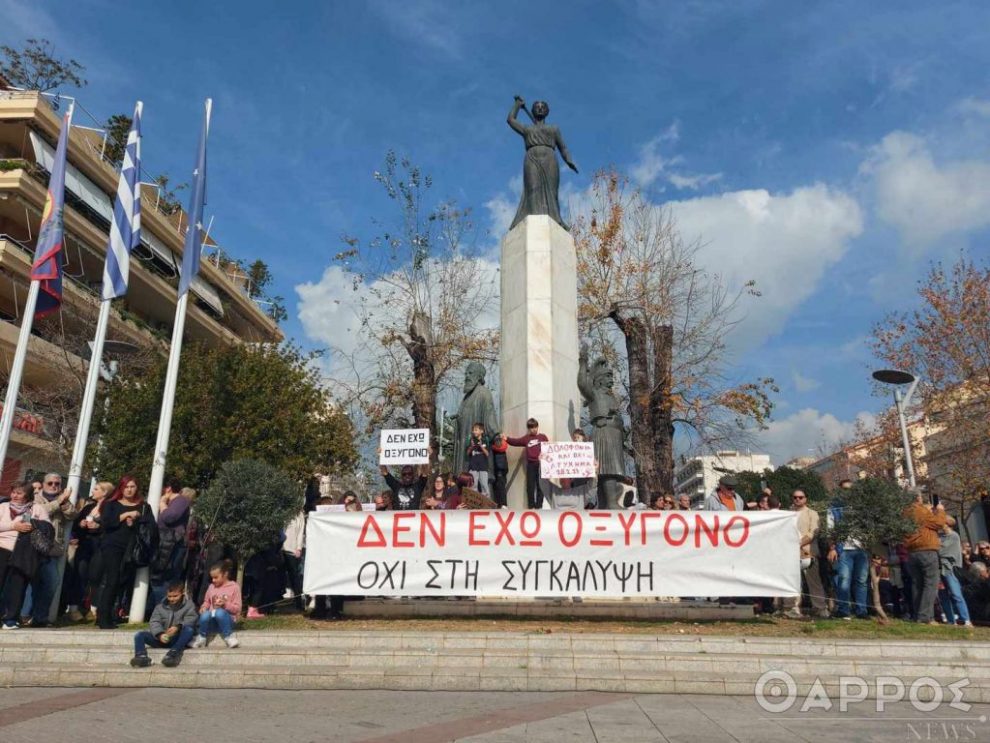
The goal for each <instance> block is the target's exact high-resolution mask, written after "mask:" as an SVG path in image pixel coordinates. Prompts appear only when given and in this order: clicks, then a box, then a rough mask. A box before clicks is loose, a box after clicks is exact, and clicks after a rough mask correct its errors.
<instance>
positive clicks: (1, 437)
mask: <svg viewBox="0 0 990 743" xmlns="http://www.w3.org/2000/svg"><path fill="white" fill-rule="evenodd" d="M75 107H76V104H75V101H73V102H72V103H70V104H69V110H68V111H66V115H65V123H64V124H63V126H65V127H67V131H66V148H67V149H68V141H69V140H68V128H71V126H72V113H73V111H74V110H75ZM40 290H41V281H39V280H38V279H32V280H31V285H30V287H29V288H28V295H27V299H26V300H25V302H24V312H23V314H22V319H21V332H20V334H19V335H18V336H17V349H16V350H15V351H14V360H13V362H12V363H11V365H10V376H9V378H8V380H7V394H6V395H5V397H4V403H3V415H2V416H0V476H2V475H3V468H4V464H5V463H6V461H7V449H8V448H9V446H10V436H11V432H12V431H13V430H14V417H15V416H16V415H17V395H18V393H19V392H20V390H21V379H22V378H23V376H24V364H25V362H26V361H27V352H28V341H29V340H30V339H31V329H32V328H33V327H34V311H35V309H36V308H37V306H38V292H39V291H40Z"/></svg>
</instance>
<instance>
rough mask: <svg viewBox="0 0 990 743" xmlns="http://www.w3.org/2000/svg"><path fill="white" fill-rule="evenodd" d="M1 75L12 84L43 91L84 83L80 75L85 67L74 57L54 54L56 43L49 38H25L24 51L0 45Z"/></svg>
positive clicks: (79, 86) (82, 85)
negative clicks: (61, 56)
mask: <svg viewBox="0 0 990 743" xmlns="http://www.w3.org/2000/svg"><path fill="white" fill-rule="evenodd" d="M0 54H3V57H4V59H3V61H0V75H2V76H3V77H5V78H7V80H9V81H10V84H11V85H16V86H17V87H19V88H25V89H27V90H37V91H40V92H42V93H46V92H48V91H49V90H54V89H55V88H57V87H59V86H60V85H63V84H64V83H69V84H70V85H74V86H75V87H77V88H82V87H84V86H85V85H86V81H85V80H84V79H83V78H82V77H81V75H82V73H83V72H85V71H86V68H85V67H83V66H82V65H81V64H79V63H78V62H77V61H76V60H74V59H67V60H62V59H59V58H58V57H56V56H55V45H54V44H52V42H50V41H49V40H48V39H28V40H27V43H26V44H25V46H24V49H23V50H20V51H18V50H17V49H14V48H12V47H9V46H0Z"/></svg>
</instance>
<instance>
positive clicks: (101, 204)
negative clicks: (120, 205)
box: [28, 129, 113, 223]
mask: <svg viewBox="0 0 990 743" xmlns="http://www.w3.org/2000/svg"><path fill="white" fill-rule="evenodd" d="M28 134H29V135H30V137H31V146H32V147H33V148H34V158H35V160H36V161H37V163H38V164H39V165H40V166H41V167H43V168H44V169H45V170H47V171H48V172H49V173H51V172H52V168H53V167H54V165H55V149H54V148H53V147H52V146H51V145H49V144H48V142H46V141H45V140H44V139H42V137H41V135H39V134H38V133H37V132H36V131H34V130H33V129H32V130H29V131H28ZM65 188H66V190H67V191H71V192H72V194H73V195H74V196H75V197H76V198H78V199H79V200H80V201H82V202H83V203H84V204H86V206H88V207H89V208H90V209H92V210H93V211H94V212H96V213H97V214H99V215H100V216H101V217H103V218H104V219H105V220H107V222H108V223H113V201H112V200H111V199H110V197H109V196H107V195H106V194H105V193H104V192H103V189H101V188H100V187H99V186H97V185H96V184H95V183H93V181H91V180H90V179H89V178H87V177H86V176H84V175H83V174H82V173H80V172H79V170H78V169H77V168H76V167H75V166H74V165H73V164H72V163H70V162H66V168H65Z"/></svg>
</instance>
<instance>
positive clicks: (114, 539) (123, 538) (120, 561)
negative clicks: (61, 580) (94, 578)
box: [96, 475, 158, 629]
mask: <svg viewBox="0 0 990 743" xmlns="http://www.w3.org/2000/svg"><path fill="white" fill-rule="evenodd" d="M100 525H101V526H102V527H103V540H102V542H101V544H100V558H101V560H100V561H101V567H102V581H101V588H100V603H99V609H98V611H97V617H96V618H97V623H98V624H99V627H100V629H116V628H117V623H116V619H117V602H118V599H119V598H120V596H121V595H122V594H124V593H125V592H126V588H127V587H128V586H129V585H130V584H131V583H133V582H134V574H135V572H136V571H137V568H139V567H145V566H147V565H149V564H150V563H151V561H152V559H153V558H154V556H155V553H156V552H157V550H158V525H157V524H156V523H155V516H154V514H153V513H152V511H151V506H149V505H148V504H147V503H146V502H145V500H144V496H143V495H141V493H140V492H139V490H138V483H137V480H135V479H134V478H133V477H131V476H130V475H125V476H124V477H122V478H121V479H120V483H119V484H118V485H117V489H116V490H114V493H113V495H112V496H111V497H110V502H109V503H107V504H106V505H105V506H104V507H103V508H102V509H101V513H100Z"/></svg>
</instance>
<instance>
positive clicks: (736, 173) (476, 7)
mask: <svg viewBox="0 0 990 743" xmlns="http://www.w3.org/2000/svg"><path fill="white" fill-rule="evenodd" d="M0 20H2V21H3V22H2V23H0V29H2V30H0V42H2V43H7V44H13V45H19V44H20V42H21V41H22V40H23V39H24V38H26V37H28V36H43V37H47V38H49V39H52V40H53V41H55V42H56V43H57V45H58V49H59V51H60V52H61V53H63V54H65V55H71V56H73V57H76V58H77V59H79V60H80V61H82V62H83V63H84V64H86V66H87V68H88V70H87V77H88V78H89V80H90V85H89V87H87V88H86V89H85V90H84V91H83V93H82V94H81V100H82V102H83V104H84V105H85V106H86V108H87V109H88V110H90V111H92V112H93V113H94V114H96V115H97V116H99V117H105V116H107V115H109V114H111V113H115V112H124V111H126V112H129V111H130V110H131V109H132V108H133V103H134V100H135V99H137V98H141V99H142V100H144V102H145V109H144V110H145V118H144V134H145V140H144V155H145V162H146V164H147V165H148V167H149V168H151V169H152V170H155V171H168V172H169V173H170V174H171V175H172V176H173V179H174V180H185V179H186V178H187V175H186V174H187V173H188V172H189V170H190V169H191V163H192V157H193V149H194V147H195V140H196V133H197V123H198V117H199V116H200V111H201V105H202V99H203V98H205V97H206V96H212V97H213V98H214V119H213V127H212V130H211V140H210V178H211V182H210V190H209V192H210V204H209V206H208V209H207V212H208V214H213V215H215V219H216V221H215V228H214V231H215V234H216V236H217V238H218V239H219V240H220V242H221V243H222V244H223V245H224V246H225V247H226V249H227V250H228V251H229V252H231V253H232V254H234V255H235V256H237V257H241V258H245V259H252V258H255V257H261V258H263V259H265V260H267V261H268V262H269V263H270V264H271V265H272V267H273V269H274V271H275V274H276V287H275V293H278V294H282V295H283V296H285V297H286V299H287V300H288V302H289V308H290V315H291V319H290V321H289V322H288V323H287V324H286V326H285V328H286V331H287V333H288V334H289V335H291V336H293V337H295V338H296V339H298V340H299V341H300V342H302V343H304V344H307V345H314V346H322V345H327V344H329V343H336V342H339V333H340V328H341V317H340V316H339V315H337V314H335V312H337V311H338V310H335V309H334V307H336V305H335V304H334V300H335V299H338V298H341V297H344V296H345V292H344V291H343V287H342V286H340V281H339V275H338V274H335V273H334V272H326V273H325V269H326V268H327V267H328V266H329V264H330V259H331V256H332V255H333V253H334V252H336V250H337V249H338V248H339V246H340V239H339V237H340V235H341V234H342V233H352V234H359V235H361V234H368V233H369V232H370V231H371V225H370V221H371V217H372V215H374V214H375V213H380V212H381V210H382V209H384V208H387V206H386V204H385V200H384V198H383V196H382V193H381V190H380V188H379V187H378V186H377V184H375V183H374V181H373V179H372V177H371V174H372V172H373V171H374V170H375V169H376V168H378V167H379V166H380V164H381V161H382V157H383V155H384V153H385V151H386V150H387V149H389V148H395V149H396V150H397V151H399V152H400V153H404V154H408V155H409V156H410V157H412V158H413V159H414V160H415V161H416V162H418V163H419V164H420V165H422V167H423V168H424V169H425V170H427V171H428V172H431V173H432V174H433V176H434V180H435V183H436V186H435V190H436V191H437V192H438V193H440V194H445V195H449V196H451V197H453V198H456V199H457V201H458V202H459V203H461V204H462V205H465V206H470V207H472V208H473V209H474V212H475V215H476V221H477V222H478V223H479V226H480V227H482V228H483V229H484V230H486V231H487V233H488V235H487V236H486V237H483V238H482V242H483V243H486V244H494V243H495V242H496V241H497V238H498V236H499V234H500V232H501V230H503V229H504V227H505V215H506V213H507V212H511V211H512V210H514V202H515V199H516V194H515V192H514V188H516V189H517V188H518V182H517V181H516V182H514V181H513V179H514V178H517V177H518V172H519V164H520V160H521V152H520V146H519V141H518V138H517V137H516V136H515V135H514V134H513V133H512V132H511V131H509V129H508V128H507V127H506V126H505V122H504V118H505V114H506V111H507V110H508V108H509V106H510V104H511V101H512V96H513V94H516V93H519V94H521V95H523V96H525V97H526V98H527V99H528V100H534V99H536V98H545V99H547V100H548V101H549V102H550V104H551V108H552V113H551V119H552V120H553V121H554V122H555V123H557V124H559V125H560V127H561V128H562V130H563V132H564V134H565V137H566V139H567V142H568V145H569V147H570V150H571V152H572V154H573V156H574V158H575V160H576V161H577V163H578V164H579V166H581V175H579V176H573V175H572V174H570V173H567V174H566V175H565V176H564V181H565V184H566V189H567V191H566V193H569V194H579V193H581V192H582V190H583V189H585V188H587V186H588V184H589V182H590V176H591V174H592V173H593V172H594V171H595V170H596V169H598V168H600V167H604V166H606V165H609V164H614V165H616V166H618V167H620V168H621V169H623V170H625V171H626V172H628V173H630V174H631V175H633V176H634V178H636V180H637V182H638V183H639V184H640V185H642V186H643V188H644V189H645V190H646V192H647V194H648V195H649V196H650V198H651V199H653V200H654V201H657V202H664V203H669V204H670V205H671V207H672V209H673V211H674V214H675V216H676V217H677V218H678V220H679V223H680V225H681V229H682V231H683V232H684V234H685V236H686V237H688V238H692V237H700V238H701V239H702V240H703V241H704V242H705V245H706V247H705V249H704V250H703V251H702V254H701V258H702V261H703V262H705V263H706V265H707V266H708V267H709V268H711V269H712V270H717V271H719V272H720V273H722V275H723V276H724V277H725V280H726V281H727V282H729V283H730V284H740V283H741V282H743V281H745V280H748V279H755V280H756V281H757V282H758V285H759V286H760V288H761V289H762V291H763V297H762V298H761V299H760V300H758V301H756V302H754V303H752V304H751V305H750V306H749V309H748V314H747V317H746V319H745V320H744V322H743V323H742V325H741V326H740V328H739V331H738V333H737V335H736V337H735V338H734V340H733V364H734V371H733V375H734V376H735V377H736V378H738V379H739V380H743V379H745V378H748V377H751V376H754V375H761V376H763V375H767V376H773V377H774V378H776V379H777V381H778V383H779V385H780V387H781V393H780V395H779V397H778V399H777V411H776V413H775V419H776V420H775V422H774V424H773V425H772V427H771V430H770V431H769V432H767V433H766V434H764V435H763V436H762V438H761V446H762V447H764V448H766V449H767V450H769V451H770V452H771V454H772V455H773V456H774V458H775V460H777V461H783V460H784V459H786V458H788V457H790V456H797V455H803V454H807V453H809V450H814V449H817V447H818V446H819V445H820V444H821V443H822V442H823V441H831V440H835V439H838V438H842V437H844V436H848V435H849V434H850V433H851V427H852V423H853V422H854V421H855V419H856V418H857V416H860V415H865V414H869V413H871V412H875V411H876V410H877V408H878V407H879V406H881V405H882V404H884V403H883V401H881V400H878V399H876V398H873V397H871V388H870V385H869V383H868V377H869V368H870V358H869V354H868V352H867V349H866V347H865V345H864V339H865V338H866V337H867V336H868V334H869V332H870V328H871V325H872V324H873V323H874V322H875V321H876V320H877V319H879V318H880V317H881V316H882V315H883V314H884V312H886V311H889V310H891V309H895V308H899V307H904V306H906V305H910V304H911V303H912V302H913V297H912V294H913V291H912V289H913V285H914V282H915V281H917V279H918V278H920V277H921V276H922V275H923V273H924V272H925V270H926V267H927V265H928V263H929V261H931V260H933V259H938V258H943V257H948V258H949V259H952V257H953V256H954V255H956V254H957V253H958V252H959V251H960V250H967V251H969V252H970V254H972V255H975V256H978V257H986V256H987V254H988V251H987V241H986V239H987V237H988V226H990V82H988V78H987V75H986V70H987V69H988V68H990V44H987V43H986V29H987V28H988V27H990V5H988V4H987V3H985V2H980V1H978V0H974V1H972V2H949V1H946V2H939V3H930V2H928V3H926V2H880V1H877V2H870V3H863V2H830V3H803V2H793V1H789V2H748V1H746V0H734V1H732V2H720V1H717V0H706V1H704V2H654V3H646V2H641V3H637V2H618V3H600V2H580V1H578V2H571V3H566V4H564V3H561V2H559V1H558V2H543V1H542V0H527V1H526V2H514V1H509V0H501V1H500V2H497V3H495V2H487V3H481V2H470V3H468V2H452V1H451V2H436V1H428V2H414V1H412V0H407V1H405V2H368V3H357V2H325V3H319V2H292V3H282V4H272V3H263V2H255V0H240V1H239V2H236V3H235V2H214V3H203V2H170V3H145V2H134V3H119V2H108V1H104V0H72V1H71V2H69V1H68V0H62V1H55V0H0ZM300 316H301V317H302V318H303V319H300Z"/></svg>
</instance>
